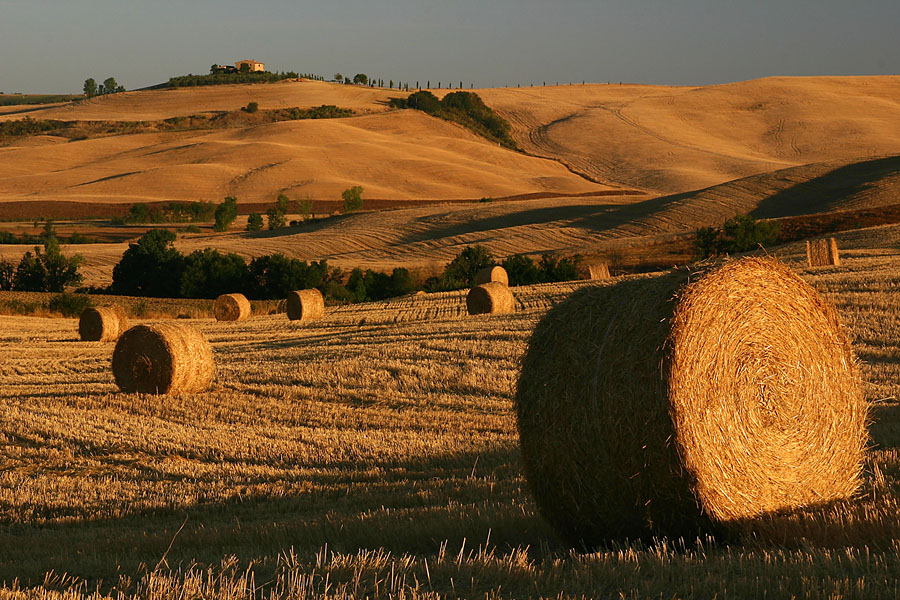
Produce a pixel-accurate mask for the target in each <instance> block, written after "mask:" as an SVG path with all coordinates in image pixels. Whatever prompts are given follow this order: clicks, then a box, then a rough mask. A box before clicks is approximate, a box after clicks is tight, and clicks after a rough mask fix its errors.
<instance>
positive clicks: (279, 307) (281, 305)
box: [275, 298, 287, 314]
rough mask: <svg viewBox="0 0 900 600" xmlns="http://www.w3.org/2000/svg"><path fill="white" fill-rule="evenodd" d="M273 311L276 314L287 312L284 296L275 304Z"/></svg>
mask: <svg viewBox="0 0 900 600" xmlns="http://www.w3.org/2000/svg"><path fill="white" fill-rule="evenodd" d="M275 312H276V313H277V314H282V313H285V312H287V300H285V299H284V298H282V299H281V300H279V301H278V303H277V304H275Z"/></svg>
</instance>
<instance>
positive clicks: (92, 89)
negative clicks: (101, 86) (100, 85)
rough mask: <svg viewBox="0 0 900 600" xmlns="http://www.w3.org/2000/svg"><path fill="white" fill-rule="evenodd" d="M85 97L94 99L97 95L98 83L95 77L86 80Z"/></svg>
mask: <svg viewBox="0 0 900 600" xmlns="http://www.w3.org/2000/svg"><path fill="white" fill-rule="evenodd" d="M83 89H84V95H85V96H87V97H88V98H93V97H94V96H96V95H97V82H96V81H94V78H93V77H88V78H87V79H85V80H84V88H83Z"/></svg>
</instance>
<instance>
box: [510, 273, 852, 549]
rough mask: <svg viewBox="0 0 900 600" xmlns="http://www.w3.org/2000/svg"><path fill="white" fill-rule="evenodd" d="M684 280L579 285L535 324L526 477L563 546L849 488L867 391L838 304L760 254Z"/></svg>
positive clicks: (674, 528) (526, 406)
mask: <svg viewBox="0 0 900 600" xmlns="http://www.w3.org/2000/svg"><path fill="white" fill-rule="evenodd" d="M696 278H697V273H693V274H691V273H688V272H685V271H681V272H676V273H672V274H668V275H664V276H661V277H655V278H644V279H635V280H628V281H625V282H621V283H619V284H617V285H612V286H603V287H591V288H584V289H582V290H579V291H578V292H576V293H574V294H572V295H571V296H570V297H569V298H568V299H567V300H566V301H564V302H563V303H561V304H560V305H558V306H557V307H555V308H554V309H552V310H551V311H550V312H549V313H547V315H546V317H545V318H544V319H543V320H542V321H541V322H540V323H539V324H538V326H537V327H536V329H535V332H534V334H533V336H532V339H531V341H530V345H529V349H528V351H527V353H526V355H525V357H524V359H523V366H522V372H521V375H520V378H519V382H518V388H517V394H516V408H517V414H518V427H519V436H520V443H521V448H522V456H523V462H524V467H525V474H526V478H527V480H528V483H529V486H530V488H531V490H532V492H533V494H534V497H535V499H536V501H537V505H538V507H539V509H540V511H541V513H542V514H543V515H544V517H545V518H546V519H547V520H548V521H549V522H550V523H551V524H552V525H553V526H554V527H555V529H556V530H557V531H558V532H559V533H560V534H561V535H562V537H563V538H565V539H566V541H568V542H569V543H571V544H573V545H584V546H586V547H593V546H596V545H597V544H600V543H602V542H605V541H609V540H612V539H622V538H633V539H636V538H644V539H646V538H649V537H651V536H662V535H666V536H670V537H678V536H682V535H684V536H693V535H697V534H698V533H700V532H701V531H703V530H707V531H708V530H710V529H711V530H716V529H720V528H721V527H725V526H727V525H732V526H735V525H737V524H738V523H750V522H752V521H751V520H752V519H754V518H756V517H759V516H761V515H764V514H767V513H771V512H773V511H779V510H783V509H791V508H797V507H803V506H808V505H812V504H817V503H823V502H828V501H831V500H835V499H841V498H847V497H849V496H850V495H851V494H853V492H854V491H855V490H856V489H857V486H858V485H859V482H860V470H861V466H860V465H861V460H862V457H863V450H864V447H865V443H866V440H867V433H866V426H865V422H866V404H865V401H864V397H863V393H862V383H861V380H860V375H859V372H858V367H857V363H856V361H855V358H854V356H853V353H852V350H851V347H850V343H849V341H848V339H847V336H846V335H845V334H844V331H843V329H842V326H841V323H840V320H839V318H838V315H837V313H836V311H835V309H834V308H833V307H832V306H831V304H830V303H829V302H827V301H826V300H824V299H823V298H821V297H819V295H818V294H817V293H816V292H815V290H813V288H812V287H810V286H809V285H808V284H806V283H805V282H804V281H803V280H802V279H800V278H799V277H798V276H797V275H796V274H794V273H793V272H792V271H791V270H790V269H789V268H787V267H786V266H784V265H782V264H780V263H778V262H776V261H774V260H771V259H760V258H744V259H741V260H736V261H733V262H730V263H727V264H725V265H724V266H722V267H720V268H718V269H714V270H710V271H709V272H708V273H706V274H705V275H703V276H702V277H701V278H700V279H699V280H697V281H694V282H691V280H692V279H696Z"/></svg>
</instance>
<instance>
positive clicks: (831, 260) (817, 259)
mask: <svg viewBox="0 0 900 600" xmlns="http://www.w3.org/2000/svg"><path fill="white" fill-rule="evenodd" d="M806 263H807V265H808V266H810V267H829V266H837V265H840V264H841V258H840V253H839V252H838V247H837V241H835V239H834V238H828V239H824V238H823V239H820V240H806Z"/></svg>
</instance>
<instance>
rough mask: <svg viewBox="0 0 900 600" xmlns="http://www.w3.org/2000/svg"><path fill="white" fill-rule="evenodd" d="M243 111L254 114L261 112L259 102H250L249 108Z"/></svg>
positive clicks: (246, 107)
mask: <svg viewBox="0 0 900 600" xmlns="http://www.w3.org/2000/svg"><path fill="white" fill-rule="evenodd" d="M243 111H244V112H246V113H250V114H253V113H255V112H258V111H259V103H258V102H248V103H247V106H245V107H244V108H243Z"/></svg>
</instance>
